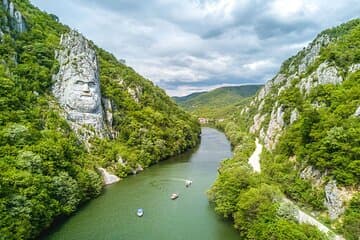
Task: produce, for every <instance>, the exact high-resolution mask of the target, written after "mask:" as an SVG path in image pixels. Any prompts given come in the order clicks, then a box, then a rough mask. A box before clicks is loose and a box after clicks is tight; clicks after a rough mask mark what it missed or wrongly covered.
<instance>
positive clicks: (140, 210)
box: [136, 208, 144, 217]
mask: <svg viewBox="0 0 360 240" xmlns="http://www.w3.org/2000/svg"><path fill="white" fill-rule="evenodd" d="M136 215H138V217H142V216H143V215H144V210H143V209H142V208H139V209H138V210H137V211H136Z"/></svg>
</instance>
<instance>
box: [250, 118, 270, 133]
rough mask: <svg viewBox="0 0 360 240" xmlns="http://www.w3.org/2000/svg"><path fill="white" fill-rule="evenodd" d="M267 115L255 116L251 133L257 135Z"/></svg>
mask: <svg viewBox="0 0 360 240" xmlns="http://www.w3.org/2000/svg"><path fill="white" fill-rule="evenodd" d="M265 117H266V115H261V114H260V113H258V114H256V115H255V116H254V124H253V125H252V126H251V127H250V133H255V132H257V131H259V130H260V127H261V124H262V123H263V122H264V120H265Z"/></svg>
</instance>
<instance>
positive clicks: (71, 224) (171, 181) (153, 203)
mask: <svg viewBox="0 0 360 240" xmlns="http://www.w3.org/2000/svg"><path fill="white" fill-rule="evenodd" d="M231 155H232V153H231V147H230V143H229V141H228V140H227V139H226V137H225V135H224V134H223V133H221V132H219V131H217V130H215V129H211V128H202V135H201V143H200V145H199V147H198V148H197V149H195V150H193V151H191V152H188V153H185V154H182V155H181V156H178V157H175V158H171V159H169V160H167V161H163V162H161V163H159V164H157V165H154V166H152V167H150V168H148V169H146V170H145V171H144V172H142V173H141V174H138V175H136V176H131V177H128V178H126V179H124V180H121V181H120V182H118V183H115V184H113V185H110V186H107V187H106V189H105V191H104V193H103V194H102V195H101V196H99V197H98V198H96V199H94V200H92V201H90V202H89V203H88V204H86V205H85V206H84V207H82V208H81V209H80V210H79V211H77V212H76V213H75V214H74V215H73V216H71V217H70V218H68V219H67V220H66V221H64V222H63V223H61V224H58V225H57V226H55V227H53V228H52V229H51V230H50V231H49V233H48V235H47V236H45V237H44V239H53V240H57V239H64V240H65V239H66V240H71V239H74V240H75V239H76V240H82V239H86V240H89V239H120V240H122V239H123V240H142V239H145V240H152V239H154V240H155V239H156V240H162V239H172V240H183V239H184V240H185V239H186V240H193V239H194V240H197V239H199V240H203V239H204V240H223V239H226V240H232V239H239V235H238V233H237V232H236V231H235V230H234V228H233V227H232V224H231V222H230V221H225V220H224V219H222V218H221V217H219V216H217V215H216V213H215V212H214V210H213V206H211V205H210V204H209V202H208V199H207V196H206V191H207V190H208V189H209V188H210V186H211V184H212V183H213V182H214V180H215V179H216V175H217V167H218V166H219V162H220V161H221V160H222V159H224V158H228V157H231ZM185 179H191V180H192V181H193V183H192V185H191V186H190V187H189V188H186V187H185ZM174 192H176V193H179V198H178V199H176V200H170V195H171V194H172V193H174ZM138 208H143V209H144V216H143V217H141V218H140V217H137V216H136V210H137V209H138Z"/></svg>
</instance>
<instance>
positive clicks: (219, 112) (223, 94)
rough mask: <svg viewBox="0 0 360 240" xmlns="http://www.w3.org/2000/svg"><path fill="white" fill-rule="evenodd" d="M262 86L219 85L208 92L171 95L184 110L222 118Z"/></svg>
mask: <svg viewBox="0 0 360 240" xmlns="http://www.w3.org/2000/svg"><path fill="white" fill-rule="evenodd" d="M261 87H262V85H244V86H234V87H221V88H217V89H214V90H212V91H209V92H200V93H193V94H190V95H188V96H185V97H173V99H174V100H175V102H176V103H177V104H179V105H180V106H181V107H182V108H183V109H185V110H186V111H188V112H190V113H192V114H194V115H196V116H198V117H205V118H215V119H216V118H223V117H226V116H227V115H228V114H229V113H231V112H232V111H233V110H234V108H236V105H238V104H241V103H242V102H243V101H244V100H245V99H246V98H249V97H251V96H253V95H255V93H256V92H257V91H258V90H259V89H260V88H261Z"/></svg>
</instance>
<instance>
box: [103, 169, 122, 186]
mask: <svg viewBox="0 0 360 240" xmlns="http://www.w3.org/2000/svg"><path fill="white" fill-rule="evenodd" d="M98 169H99V171H100V173H101V175H102V176H103V179H104V183H105V185H109V184H113V183H116V182H118V181H120V178H119V177H118V176H116V175H114V174H111V173H109V172H108V171H106V169H104V168H98Z"/></svg>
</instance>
